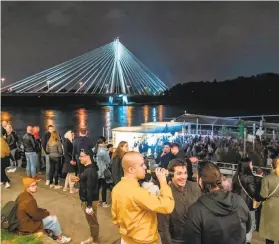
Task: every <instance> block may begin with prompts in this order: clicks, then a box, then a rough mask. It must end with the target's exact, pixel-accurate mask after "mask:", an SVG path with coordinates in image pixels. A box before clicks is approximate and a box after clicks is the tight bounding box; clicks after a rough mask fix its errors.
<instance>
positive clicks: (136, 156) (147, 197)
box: [111, 152, 174, 244]
mask: <svg viewBox="0 0 279 244" xmlns="http://www.w3.org/2000/svg"><path fill="white" fill-rule="evenodd" d="M122 167H123V169H124V177H122V179H121V181H120V182H119V183H118V184H117V185H116V186H115V187H114V188H113V191H112V208H111V212H112V218H113V223H114V224H116V225H117V226H118V227H119V230H120V234H121V237H122V243H124V244H141V243H148V244H159V243H161V241H160V237H159V234H158V228H157V226H158V224H157V215H156V213H161V214H170V213H171V212H172V211H173V209H174V199H173V196H172V191H171V189H170V187H169V186H168V184H167V181H166V174H167V170H165V169H162V168H157V169H156V171H155V172H156V176H157V178H158V180H159V182H160V186H161V189H160V195H159V196H155V195H152V194H150V193H149V192H148V191H147V190H146V189H144V188H141V187H140V185H139V183H138V180H140V179H144V177H145V174H146V166H145V164H144V159H143V156H142V155H141V154H140V153H138V152H128V153H126V154H125V155H124V157H123V159H122Z"/></svg>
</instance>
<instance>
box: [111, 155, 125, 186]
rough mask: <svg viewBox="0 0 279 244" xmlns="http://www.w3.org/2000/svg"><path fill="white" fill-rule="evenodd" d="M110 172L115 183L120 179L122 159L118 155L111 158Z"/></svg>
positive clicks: (122, 171) (122, 172) (122, 174)
mask: <svg viewBox="0 0 279 244" xmlns="http://www.w3.org/2000/svg"><path fill="white" fill-rule="evenodd" d="M111 173H112V178H113V183H114V184H115V185H116V184H117V183H118V182H119V181H120V180H121V177H123V176H124V170H123V168H122V160H121V159H120V157H119V156H118V155H117V156H116V157H114V158H113V159H112V160H111Z"/></svg>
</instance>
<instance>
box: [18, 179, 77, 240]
mask: <svg viewBox="0 0 279 244" xmlns="http://www.w3.org/2000/svg"><path fill="white" fill-rule="evenodd" d="M22 181H23V186H24V192H22V193H21V194H20V195H19V196H18V198H17V200H16V201H17V203H18V207H17V219H18V221H19V231H20V232H22V233H25V234H31V233H35V232H39V231H43V230H44V229H47V230H51V231H52V232H53V234H54V235H55V236H56V238H57V242H59V243H68V242H70V241H71V238H68V237H66V236H63V235H62V231H61V228H60V224H59V221H58V219H57V217H56V216H54V215H50V214H49V212H48V211H47V210H46V209H43V208H39V207H38V204H37V201H36V199H35V198H34V196H33V194H34V193H36V192H37V182H36V180H35V179H33V178H29V177H24V178H23V179H22Z"/></svg>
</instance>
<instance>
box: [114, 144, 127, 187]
mask: <svg viewBox="0 0 279 244" xmlns="http://www.w3.org/2000/svg"><path fill="white" fill-rule="evenodd" d="M128 150H129V147H128V143H127V142H126V141H121V142H120V143H119V144H118V147H117V148H116V150H115V152H114V153H113V154H112V168H111V169H112V178H113V183H114V184H115V185H116V184H117V183H118V182H119V181H120V180H121V177H123V176H124V171H123V168H122V158H123V156H124V154H125V153H126V152H128Z"/></svg>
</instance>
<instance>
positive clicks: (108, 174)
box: [104, 165, 113, 184]
mask: <svg viewBox="0 0 279 244" xmlns="http://www.w3.org/2000/svg"><path fill="white" fill-rule="evenodd" d="M104 177H105V181H106V183H107V184H112V183H113V179H112V174H111V171H110V165H109V166H108V167H107V168H106V169H105V170H104Z"/></svg>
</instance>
